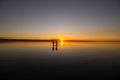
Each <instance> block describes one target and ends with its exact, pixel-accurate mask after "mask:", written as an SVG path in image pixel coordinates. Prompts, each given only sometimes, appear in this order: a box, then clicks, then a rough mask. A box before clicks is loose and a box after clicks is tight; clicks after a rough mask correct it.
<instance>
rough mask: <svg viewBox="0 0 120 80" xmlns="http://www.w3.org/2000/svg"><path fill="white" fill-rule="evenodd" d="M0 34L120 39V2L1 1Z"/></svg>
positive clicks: (67, 0) (6, 35) (63, 0)
mask: <svg viewBox="0 0 120 80" xmlns="http://www.w3.org/2000/svg"><path fill="white" fill-rule="evenodd" d="M0 37H4V38H25V39H26V38H27V39H28V38H30V39H53V38H64V39H85V40H86V39H87V40H88V39H90V40H91V39H92V40H120V1H119V0H0Z"/></svg>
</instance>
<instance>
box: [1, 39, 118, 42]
mask: <svg viewBox="0 0 120 80" xmlns="http://www.w3.org/2000/svg"><path fill="white" fill-rule="evenodd" d="M52 41H58V42H60V40H58V39H51V40H39V39H0V42H52ZM63 41H64V42H120V41H119V40H104V41H103V40H63Z"/></svg>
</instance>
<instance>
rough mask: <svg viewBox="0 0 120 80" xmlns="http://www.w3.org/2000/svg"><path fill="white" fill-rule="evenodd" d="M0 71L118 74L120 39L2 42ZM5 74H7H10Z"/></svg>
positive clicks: (13, 73)
mask: <svg viewBox="0 0 120 80" xmlns="http://www.w3.org/2000/svg"><path fill="white" fill-rule="evenodd" d="M0 71H1V73H2V75H4V76H9V77H11V78H15V77H19V76H34V77H38V76H40V77H43V76H49V77H51V75H52V76H53V75H54V77H58V76H63V77H67V76H69V77H72V76H73V77H74V76H81V77H86V76H87V77H88V76H90V77H91V76H93V77H102V78H103V77H118V76H119V72H120V42H58V45H57V46H56V45H53V44H52V42H4V43H0ZM9 77H8V78H9Z"/></svg>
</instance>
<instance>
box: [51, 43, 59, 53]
mask: <svg viewBox="0 0 120 80" xmlns="http://www.w3.org/2000/svg"><path fill="white" fill-rule="evenodd" d="M52 45H53V46H52V50H53V51H54V50H56V51H57V50H58V42H57V41H52ZM55 47H56V48H55Z"/></svg>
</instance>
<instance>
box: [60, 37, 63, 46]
mask: <svg viewBox="0 0 120 80" xmlns="http://www.w3.org/2000/svg"><path fill="white" fill-rule="evenodd" d="M63 40H64V39H63V38H61V39H60V45H61V46H63V44H64V42H63Z"/></svg>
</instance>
